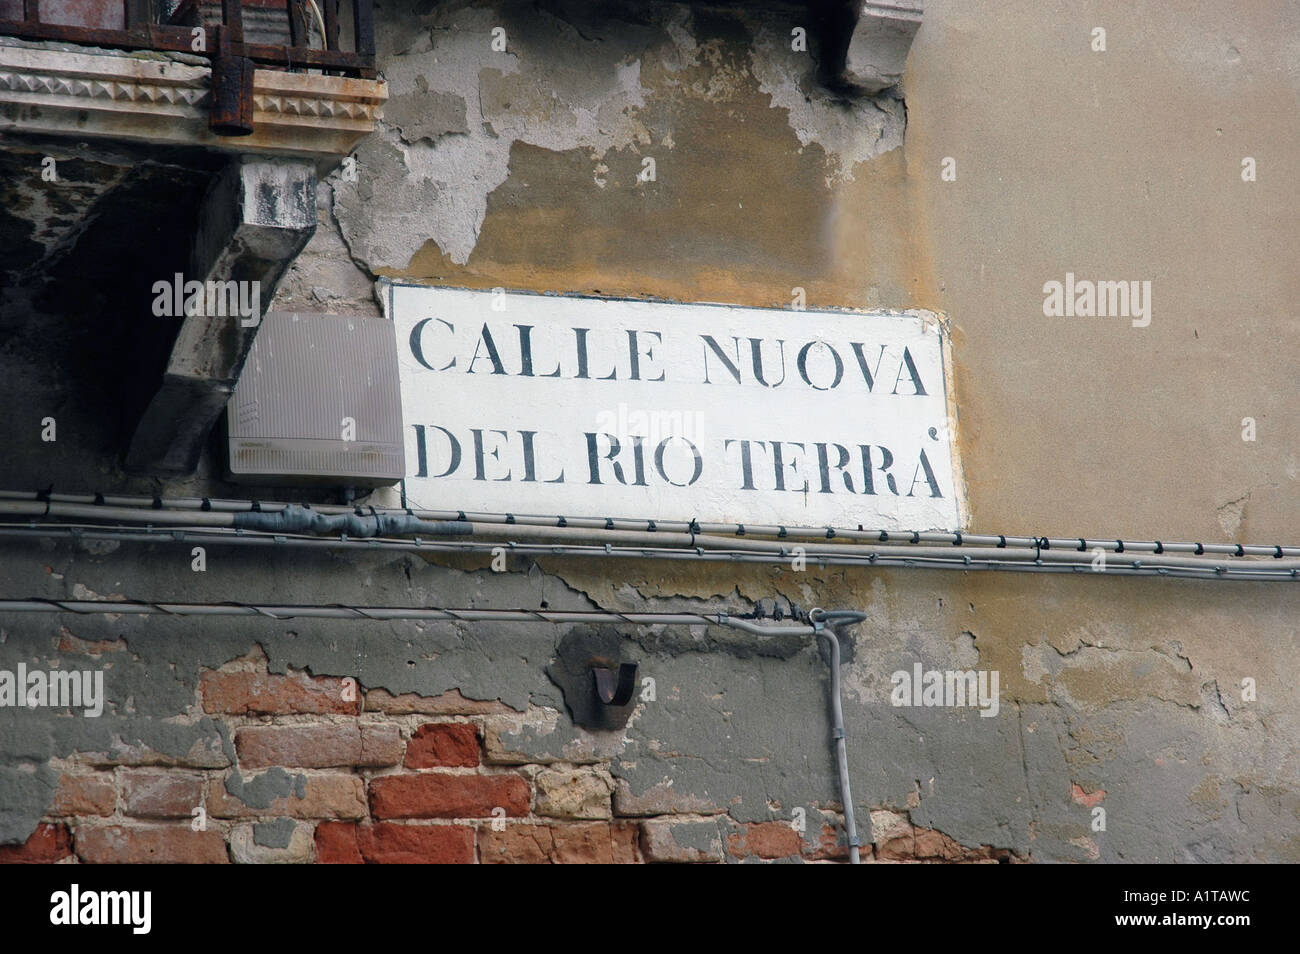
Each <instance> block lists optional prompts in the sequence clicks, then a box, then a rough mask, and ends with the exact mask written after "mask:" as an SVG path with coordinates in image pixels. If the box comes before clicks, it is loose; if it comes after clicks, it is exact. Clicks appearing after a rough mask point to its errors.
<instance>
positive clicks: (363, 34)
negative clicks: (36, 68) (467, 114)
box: [0, 0, 375, 79]
mask: <svg viewBox="0 0 1300 954" xmlns="http://www.w3.org/2000/svg"><path fill="white" fill-rule="evenodd" d="M339 2H340V0H315V3H316V8H317V10H319V12H320V14H321V20H322V21H323V24H324V28H325V37H324V42H325V48H324V49H313V48H311V47H309V46H307V37H308V34H309V26H308V25H309V21H308V16H309V13H308V10H309V5H308V0H286V2H285V8H286V10H287V13H288V20H289V37H290V42H289V43H288V44H287V45H277V44H274V43H247V42H245V40H244V26H243V7H242V5H241V4H240V3H239V2H238V0H234V2H232V0H222V5H221V6H222V21H223V22H222V24H221V25H220V26H217V27H207V26H205V25H203V24H201V23H200V22H199V8H198V0H182V2H181V4H180V6H179V7H177V8H176V10H175V11H174V12H173V13H172V14H171V15H170V16H168V17H166V18H165V20H164V19H163V18H162V17H159V16H156V15H155V13H154V3H153V0H122V3H123V8H124V18H123V23H124V24H125V27H126V28H125V29H122V30H114V29H100V28H97V27H87V26H78V25H71V24H62V23H46V22H44V21H42V20H41V11H40V0H22V3H23V19H21V20H4V19H0V36H12V37H18V38H20V39H25V40H57V41H60V42H64V43H80V44H85V45H89V46H102V47H110V48H114V49H122V50H165V51H171V52H176V53H195V54H198V55H200V56H207V57H209V58H211V59H214V60H215V59H217V58H218V57H219V56H221V55H227V56H234V57H244V58H247V59H248V60H251V61H252V62H253V63H255V64H257V65H259V66H268V67H280V68H284V69H290V70H301V69H320V70H323V71H325V72H329V73H338V74H340V75H343V76H357V77H361V78H363V79H373V78H374V76H375V20H374V6H373V0H352V14H353V36H354V37H355V49H353V50H341V49H339ZM159 21H162V22H159ZM196 31H202V33H203V36H202V38H201V39H200V38H199V37H198V35H197V33H196ZM223 31H224V33H225V38H226V39H225V44H224V49H223V43H222V41H221V39H220V34H221V33H222V32H223Z"/></svg>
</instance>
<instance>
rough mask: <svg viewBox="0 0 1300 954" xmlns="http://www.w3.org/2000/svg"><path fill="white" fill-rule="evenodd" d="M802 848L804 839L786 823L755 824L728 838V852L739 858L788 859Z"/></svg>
mask: <svg viewBox="0 0 1300 954" xmlns="http://www.w3.org/2000/svg"><path fill="white" fill-rule="evenodd" d="M802 847H803V839H802V838H800V837H799V833H798V832H797V831H795V830H794V829H793V828H791V827H790V823H789V822H786V821H770V822H754V823H751V824H748V825H746V826H745V828H744V831H743V832H738V833H736V834H734V835H730V836H728V838H727V850H728V851H729V852H730V853H731V854H732V855H733V856H734V857H737V858H745V857H748V856H749V855H757V856H758V857H760V858H769V859H771V858H788V857H790V856H792V855H798V854H799V852H800V849H801V848H802Z"/></svg>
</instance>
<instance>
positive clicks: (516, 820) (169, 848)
mask: <svg viewBox="0 0 1300 954" xmlns="http://www.w3.org/2000/svg"><path fill="white" fill-rule="evenodd" d="M200 713H202V714H206V715H207V716H209V717H211V718H213V719H215V720H216V721H217V723H218V724H219V725H220V726H221V727H222V729H223V735H224V736H225V737H226V738H228V739H229V740H230V748H231V749H233V752H228V753H224V754H223V753H221V752H214V751H212V750H210V749H202V748H197V749H196V750H194V751H193V752H191V753H190V754H189V755H188V756H186V757H182V758H167V757H161V756H159V755H158V754H157V753H151V752H148V751H141V750H139V749H137V748H131V747H127V746H119V747H118V748H117V749H115V750H114V751H113V752H111V753H86V754H79V755H76V756H74V757H72V758H69V759H65V760H63V761H62V763H61V764H60V768H61V769H62V772H63V775H62V777H61V779H60V783H59V787H58V790H57V793H56V795H55V797H54V800H53V803H52V804H51V806H50V809H49V812H48V817H47V818H46V819H45V820H44V821H43V822H42V824H41V825H40V827H39V828H38V829H37V830H36V832H35V833H34V834H33V835H32V836H31V838H30V839H28V841H27V843H26V844H24V845H14V846H0V862H31V863H43V862H44V863H49V862H69V863H74V862H83V863H110V862H181V863H204V864H226V863H230V862H243V863H309V862H315V863H322V864H361V863H371V864H385V863H388V864H393V863H422V862H432V863H445V864H475V863H478V864H509V863H581V862H596V863H639V862H678V863H681V862H726V861H778V860H803V861H845V860H847V857H848V851H847V848H846V847H845V846H844V845H843V844H842V843H841V836H840V823H841V818H840V816H838V815H837V814H835V813H834V812H832V811H826V812H822V811H819V810H817V809H815V808H814V809H811V810H810V811H809V817H808V818H807V819H806V825H805V830H804V831H802V832H801V831H796V830H795V829H794V828H793V827H791V823H790V821H789V820H788V819H773V820H771V821H763V822H751V823H747V824H742V823H738V822H736V821H734V820H733V819H731V818H730V817H729V816H727V815H725V814H722V813H721V812H720V810H717V809H710V808H708V807H702V806H701V805H699V804H696V803H694V802H692V801H691V800H690V799H684V800H683V799H673V798H665V797H662V795H661V794H656V793H654V792H651V793H643V794H642V795H640V796H634V795H632V794H631V793H630V792H628V791H626V785H625V784H624V785H621V786H620V784H619V783H618V781H617V780H616V779H615V778H614V777H613V776H612V775H611V773H610V770H609V762H608V759H604V758H602V757H601V756H600V754H599V751H600V749H599V745H597V744H596V743H595V742H594V741H592V742H591V743H590V744H587V743H586V742H584V743H583V744H581V745H579V746H578V749H577V750H576V751H575V750H573V749H572V748H570V749H568V750H566V752H565V753H564V758H563V759H560V758H558V757H555V758H552V757H543V756H532V759H533V761H529V757H528V756H526V755H523V754H522V753H519V752H516V751H512V750H511V749H510V748H509V747H508V746H507V745H505V744H503V742H502V737H503V736H504V735H508V734H509V733H510V732H513V731H516V730H517V729H518V728H519V727H520V726H521V725H531V724H534V722H536V723H539V724H540V723H545V722H547V721H550V722H553V721H554V718H555V713H553V712H551V711H549V710H542V709H538V710H534V712H533V713H529V714H526V715H521V714H519V713H517V712H515V711H514V710H512V709H508V708H506V707H505V706H503V705H501V704H500V703H497V702H482V701H474V700H467V699H465V698H463V697H462V696H461V695H460V694H459V693H458V692H456V691H454V690H453V691H452V692H449V693H447V694H445V695H443V696H440V697H437V698H426V697H420V696H413V695H402V696H393V695H391V694H390V693H388V692H385V691H383V690H375V691H372V692H367V691H366V690H365V688H364V687H359V686H357V685H356V684H355V683H353V682H351V681H350V680H344V679H336V678H328V677H313V676H310V675H309V674H307V673H301V672H292V673H289V674H287V675H277V674H274V673H269V672H267V670H266V663H265V659H264V658H262V657H260V656H250V657H246V658H244V659H241V660H237V661H235V662H233V663H231V664H230V665H228V666H226V667H224V668H223V669H221V670H218V671H213V672H207V673H204V675H203V677H202V679H201V680H200V683H199V686H198V689H197V691H196V698H195V705H194V707H193V709H192V711H191V712H190V713H188V714H186V715H183V716H182V715H180V714H178V716H179V717H181V718H198V717H199V714H200ZM232 755H233V761H232V759H231V756H232ZM870 825H871V831H872V833H873V834H874V836H875V841H876V846H875V848H874V850H873V849H872V848H871V847H870V846H867V847H866V848H865V849H864V852H863V860H864V861H880V862H888V861H892V862H907V861H977V862H993V861H1004V860H1019V859H1014V858H1012V857H1011V856H1010V855H1009V853H1008V852H1006V851H1000V850H994V849H990V848H987V847H980V848H970V847H966V846H963V845H960V844H958V843H956V842H955V841H953V840H952V839H950V838H948V837H947V836H946V835H943V834H941V833H940V832H937V831H931V830H929V829H924V828H918V827H915V826H913V825H912V824H911V822H910V820H909V819H908V816H907V814H906V813H905V812H896V811H889V810H884V809H881V810H877V811H873V812H871V817H870ZM862 834H863V838H864V840H865V839H866V836H867V833H866V832H865V831H864V832H863V833H862Z"/></svg>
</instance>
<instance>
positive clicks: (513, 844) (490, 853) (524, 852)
mask: <svg viewBox="0 0 1300 954" xmlns="http://www.w3.org/2000/svg"><path fill="white" fill-rule="evenodd" d="M637 829H638V826H637V825H636V823H635V822H588V823H583V824H576V825H519V824H514V825H509V824H508V825H506V829H505V831H492V830H491V829H490V828H482V829H480V830H479V860H480V861H481V862H482V863H483V864H602V865H608V864H631V863H635V862H639V861H641V852H640V850H639V848H638V837H637V836H638V830H637Z"/></svg>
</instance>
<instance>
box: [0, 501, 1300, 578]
mask: <svg viewBox="0 0 1300 954" xmlns="http://www.w3.org/2000/svg"><path fill="white" fill-rule="evenodd" d="M77 509H80V508H77ZM145 513H146V514H147V515H148V517H150V518H152V517H153V516H154V515H155V514H156V513H158V512H157V511H146V512H145ZM164 513H165V511H164ZM168 516H169V517H183V516H186V515H184V514H168ZM193 516H207V517H210V518H213V522H219V521H225V520H233V519H234V518H235V517H237V516H243V517H249V516H257V517H262V516H265V515H264V514H260V513H259V514H242V515H240V514H195V515H193ZM143 518H144V517H143V515H141V516H140V517H139V519H143ZM168 523H169V524H170V523H171V521H170V520H169V521H168ZM259 523H260V524H261V525H263V526H266V525H268V524H267V523H264V522H261V521H259ZM415 523H416V524H419V525H420V526H421V527H423V528H427V529H428V530H430V531H431V532H433V533H434V534H435V537H434V538H433V539H429V540H426V539H424V538H422V537H420V536H419V535H415V536H414V538H413V539H393V538H379V537H370V536H366V535H365V534H364V533H363V534H362V535H361V536H360V537H352V536H350V535H349V534H347V533H343V534H340V535H339V536H338V537H324V536H315V535H305V534H299V533H277V532H274V531H270V530H244V529H241V528H238V527H234V528H232V527H228V526H227V527H221V526H216V527H213V526H198V527H195V526H190V525H172V526H170V527H168V526H164V527H155V526H153V525H152V523H149V524H146V525H145V526H141V527H135V528H132V527H119V528H117V529H104V528H101V527H98V526H97V525H91V524H76V525H68V524H46V523H41V522H37V521H31V522H29V523H27V524H26V525H25V526H24V525H14V524H10V525H3V524H0V538H2V537H5V536H14V537H46V538H58V537H63V538H84V539H112V540H126V541H131V540H146V541H154V542H157V541H174V542H185V543H204V544H212V543H216V544H223V543H229V544H245V545H254V544H261V545H282V546H298V547H334V548H338V547H343V548H363V549H375V550H380V549H383V550H404V551H418V550H423V551H428V552H437V551H446V552H462V553H495V552H496V551H498V550H499V549H505V550H508V551H509V552H513V553H517V554H521V555H531V556H583V557H615V556H617V557H635V558H643V559H694V560H701V561H705V562H718V561H730V562H756V563H792V562H793V561H794V560H795V559H796V558H802V559H804V560H805V561H808V560H811V561H813V562H814V563H816V564H818V565H819V566H876V567H917V568H941V569H958V570H961V569H1001V570H1028V571H1033V572H1053V571H1055V572H1092V573H1099V574H1102V575H1105V574H1107V573H1109V574H1111V575H1130V576H1176V577H1192V578H1201V579H1233V580H1254V581H1278V580H1296V579H1300V560H1297V559H1278V558H1276V557H1274V558H1265V559H1261V558H1238V557H1230V558H1226V559H1225V558H1222V557H1219V558H1214V557H1213V556H1211V557H1210V558H1197V557H1179V556H1171V555H1159V556H1157V555H1154V554H1152V555H1148V554H1147V553H1146V552H1145V551H1135V552H1134V553H1133V554H1131V555H1129V554H1120V553H1116V554H1112V555H1111V556H1109V557H1106V558H1105V559H1104V560H1102V561H1101V562H1100V563H1099V562H1098V561H1097V560H1096V559H1095V558H1094V557H1093V556H1092V555H1091V553H1085V554H1080V553H1079V552H1078V551H1077V550H1074V551H1069V550H1051V549H1044V548H1043V547H1041V546H1039V547H1034V548H1032V549H1031V548H1029V547H1010V546H1008V547H995V548H990V547H969V548H966V547H937V546H924V545H920V544H917V545H906V544H905V545H901V546H891V545H879V544H877V545H866V546H864V545H855V544H849V543H829V544H821V545H812V544H809V545H807V546H803V545H799V546H798V547H797V548H796V547H794V546H789V547H788V546H784V545H779V544H777V543H775V542H772V541H762V540H747V539H744V538H734V537H719V536H714V535H709V534H679V533H673V532H662V531H655V532H645V531H625V530H613V531H595V532H591V531H585V530H582V529H579V528H572V527H515V528H512V529H511V530H510V531H509V532H510V533H511V534H512V536H513V537H516V538H519V539H510V540H486V541H478V542H460V541H450V540H448V539H447V538H446V536H443V535H442V534H449V535H470V536H480V535H483V536H486V535H490V534H491V533H493V532H496V530H497V528H496V527H483V526H481V525H477V524H471V523H462V522H459V521H448V522H438V523H428V522H424V521H420V520H416V521H415ZM272 525H273V524H272ZM286 525H289V526H296V525H299V521H297V520H296V519H294V520H290V521H288V522H287V524H286ZM396 526H398V528H399V529H400V528H401V526H402V525H401V524H400V522H399V523H398V524H396ZM412 526H413V525H412ZM408 529H409V527H408ZM527 538H533V539H535V540H537V541H539V542H535V543H531V544H530V543H526V542H521V540H525V539H527ZM548 541H556V542H548ZM615 543H617V544H618V545H617V546H615Z"/></svg>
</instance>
